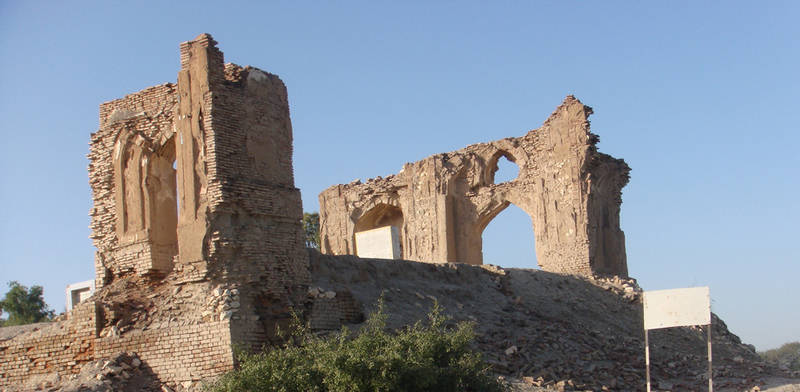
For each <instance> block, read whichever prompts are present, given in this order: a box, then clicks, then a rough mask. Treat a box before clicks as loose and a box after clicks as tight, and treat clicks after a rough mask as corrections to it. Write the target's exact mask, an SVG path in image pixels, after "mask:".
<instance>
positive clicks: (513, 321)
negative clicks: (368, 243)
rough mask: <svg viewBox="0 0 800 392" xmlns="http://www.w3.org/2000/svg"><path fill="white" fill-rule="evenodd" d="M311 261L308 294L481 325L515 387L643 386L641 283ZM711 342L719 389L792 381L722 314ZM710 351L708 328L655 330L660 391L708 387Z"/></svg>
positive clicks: (392, 315)
mask: <svg viewBox="0 0 800 392" xmlns="http://www.w3.org/2000/svg"><path fill="white" fill-rule="evenodd" d="M310 255H311V257H310V259H311V270H312V273H311V276H312V279H313V282H312V287H311V289H310V290H314V291H317V292H335V293H336V295H337V296H339V295H346V296H352V297H353V298H355V299H356V300H357V301H358V302H359V303H360V304H361V305H362V307H363V308H364V310H365V313H369V312H370V311H371V310H372V309H374V306H375V304H376V301H377V300H378V298H379V297H381V296H383V300H384V303H385V309H386V313H387V314H388V316H389V318H388V321H387V326H388V327H390V328H402V327H403V326H406V325H410V324H412V323H414V322H415V321H417V320H420V319H423V318H424V317H425V315H426V313H427V311H428V310H429V309H430V307H431V306H432V305H433V303H434V301H437V302H438V303H439V304H440V305H441V306H442V307H443V308H444V310H445V312H446V313H447V314H449V315H450V316H452V319H453V322H454V323H455V322H459V321H471V322H474V323H475V332H476V335H477V336H476V340H475V345H476V348H477V349H479V350H480V351H481V352H482V353H483V356H484V359H485V360H487V361H488V362H489V363H490V364H491V365H492V366H493V369H494V371H495V372H496V373H497V374H498V375H501V376H502V377H503V378H505V379H506V380H509V381H510V382H511V383H512V384H513V385H515V388H516V390H531V391H533V390H538V389H537V388H539V387H549V388H554V389H559V390H593V391H601V390H610V391H630V390H643V389H644V385H645V361H644V351H645V347H644V332H643V321H642V304H641V299H642V295H641V294H642V289H641V288H640V287H639V286H638V285H637V283H636V281H635V280H634V279H620V278H616V277H611V278H586V277H579V276H574V275H562V274H556V273H550V272H545V271H541V270H532V269H504V268H500V267H495V266H491V265H484V266H472V265H466V264H427V263H417V262H410V261H401V260H370V259H359V258H356V257H351V256H335V257H334V256H327V255H321V254H319V253H318V252H315V251H311V252H310ZM351 326H352V327H353V328H358V324H352V325H351ZM712 339H713V371H714V384H715V389H716V390H733V391H741V390H750V389H751V388H753V387H755V386H758V385H764V384H765V380H766V379H767V378H770V377H773V376H778V375H783V376H787V375H785V374H781V372H780V370H779V369H777V368H775V367H772V366H769V365H768V364H766V363H765V362H764V361H763V360H762V359H761V358H760V357H759V356H758V355H757V354H756V352H755V349H754V347H753V346H751V345H747V344H743V343H742V342H741V340H740V339H739V338H738V337H737V336H736V335H734V334H733V333H732V332H730V331H729V330H728V328H727V326H726V325H725V323H724V322H723V321H722V320H721V319H720V318H719V317H717V316H716V315H712ZM706 349H707V345H706V333H705V331H704V330H703V329H701V328H700V327H683V328H670V329H662V330H653V331H650V352H651V357H650V360H651V375H652V382H653V386H654V389H656V390H676V391H687V390H704V389H706V388H707V385H708V381H707V379H706V374H707V369H708V362H707V361H708V359H707V356H706V355H707V354H706ZM526 386H527V387H528V389H524V388H525V387H526ZM519 388H523V389H519Z"/></svg>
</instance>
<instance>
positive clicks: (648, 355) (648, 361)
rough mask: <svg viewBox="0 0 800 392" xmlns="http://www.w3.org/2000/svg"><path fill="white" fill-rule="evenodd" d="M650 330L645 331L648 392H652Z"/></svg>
mask: <svg viewBox="0 0 800 392" xmlns="http://www.w3.org/2000/svg"><path fill="white" fill-rule="evenodd" d="M648 335H650V330H648V329H645V330H644V363H645V367H646V368H647V392H650V341H649V339H648Z"/></svg>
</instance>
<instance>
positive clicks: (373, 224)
mask: <svg viewBox="0 0 800 392" xmlns="http://www.w3.org/2000/svg"><path fill="white" fill-rule="evenodd" d="M402 229H403V211H402V210H401V209H400V207H397V206H393V205H389V204H385V203H380V204H377V205H375V206H374V207H372V208H371V209H370V210H369V211H367V212H366V213H365V214H364V215H362V216H361V218H359V219H358V221H357V222H356V224H355V228H354V238H353V240H354V242H353V243H354V244H355V254H356V256H359V257H375V258H390V259H400V258H402V257H403V238H402V234H401V233H402ZM359 242H360V243H361V245H359ZM359 248H361V249H359Z"/></svg>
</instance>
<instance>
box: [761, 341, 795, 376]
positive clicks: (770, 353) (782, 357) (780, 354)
mask: <svg viewBox="0 0 800 392" xmlns="http://www.w3.org/2000/svg"><path fill="white" fill-rule="evenodd" d="M758 355H760V356H761V358H763V359H764V360H765V361H767V362H770V363H774V364H777V365H779V366H780V365H783V366H785V367H786V368H788V369H790V370H800V342H791V343H785V344H784V345H782V346H780V347H778V348H773V349H772V350H767V351H764V352H760V353H758Z"/></svg>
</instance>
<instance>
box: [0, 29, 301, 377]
mask: <svg viewBox="0 0 800 392" xmlns="http://www.w3.org/2000/svg"><path fill="white" fill-rule="evenodd" d="M180 58H181V70H180V71H179V73H178V81H177V83H166V84H162V85H159V86H154V87H150V88H147V89H145V90H142V91H140V92H137V93H133V94H129V95H127V96H125V97H124V98H121V99H118V100H114V101H111V102H106V103H103V104H102V105H100V128H99V130H98V131H97V132H95V133H94V134H92V136H91V139H90V143H89V155H88V157H89V162H90V163H89V183H90V185H91V188H92V198H93V202H94V205H93V207H92V209H91V211H90V216H91V229H92V234H91V238H92V240H93V242H94V245H95V246H96V247H97V252H96V254H95V270H96V286H97V292H96V293H95V295H94V296H93V297H92V298H90V299H89V300H87V301H86V302H84V303H81V304H80V305H79V306H78V307H77V308H75V309H74V310H72V311H71V312H70V313H69V314H68V317H67V318H66V319H64V320H60V321H58V322H55V323H52V324H49V325H46V326H45V327H42V328H41V329H39V330H37V331H34V332H29V333H22V334H19V335H17V336H14V337H11V338H8V339H4V340H0V386H2V387H12V386H14V385H19V384H21V383H23V382H25V381H26V380H27V379H29V378H30V377H32V376H35V375H38V374H46V373H53V372H56V373H58V374H60V375H69V374H74V373H77V372H78V371H79V369H80V366H81V365H82V364H84V363H87V362H89V361H92V360H94V359H98V358H107V357H110V356H112V355H113V354H115V353H118V352H135V353H137V354H138V356H139V358H141V360H142V363H143V366H144V367H146V368H148V369H149V371H151V372H152V374H153V375H154V376H155V377H157V378H158V380H159V381H160V382H164V383H167V384H171V385H177V384H178V383H181V382H187V381H196V380H201V379H207V378H209V377H213V376H215V375H218V374H220V373H222V372H224V371H227V370H229V369H231V368H232V367H233V365H234V356H233V347H234V346H236V345H244V346H256V347H260V346H261V345H263V344H265V343H269V342H270V341H271V340H272V339H274V338H275V336H274V332H275V329H276V326H279V325H284V324H287V323H288V320H290V317H291V310H292V309H293V308H298V309H299V308H302V307H305V306H306V302H307V286H308V279H309V278H308V273H309V272H308V254H307V252H306V250H305V245H304V237H303V231H302V227H301V224H300V219H301V218H302V205H301V199H300V192H299V190H298V189H297V188H295V187H294V174H293V169H292V126H291V120H290V118H289V102H288V96H287V91H286V87H285V86H284V84H283V82H282V81H281V80H280V79H279V78H278V77H277V76H275V75H272V74H269V73H267V72H264V71H261V70H259V69H257V68H253V67H249V66H248V67H241V66H238V65H235V64H225V63H224V58H223V54H222V52H221V51H220V50H219V49H217V47H216V42H215V41H214V40H213V39H212V37H211V36H210V35H208V34H202V35H200V36H199V37H197V38H196V39H195V40H192V41H189V42H184V43H182V44H181V45H180Z"/></svg>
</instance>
